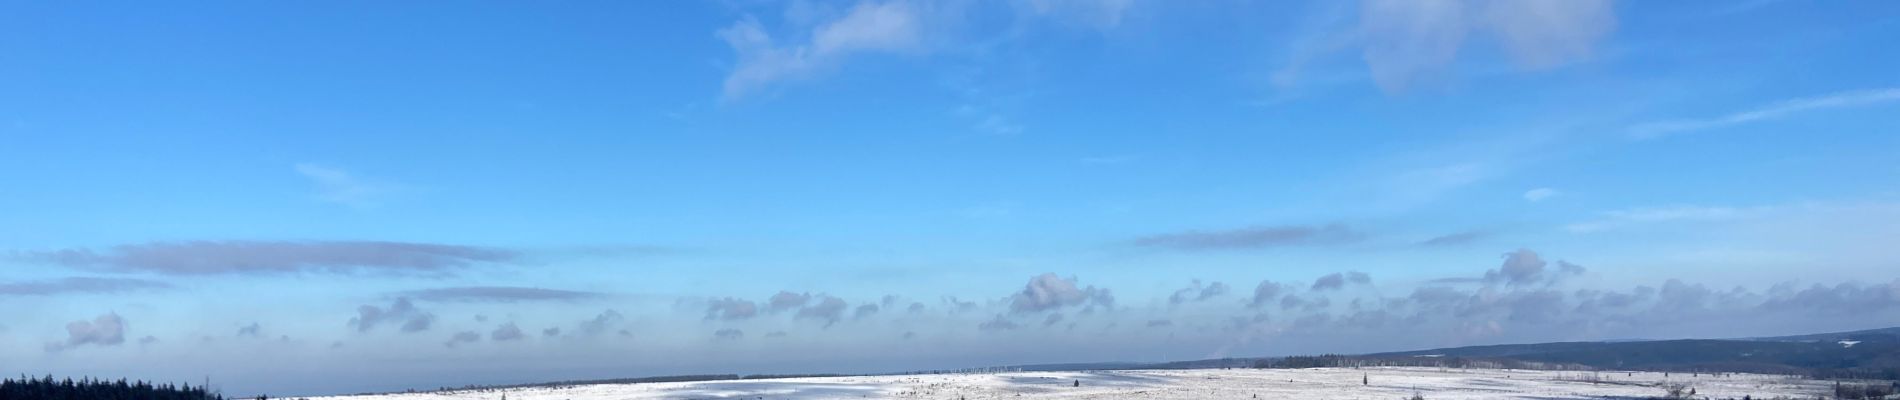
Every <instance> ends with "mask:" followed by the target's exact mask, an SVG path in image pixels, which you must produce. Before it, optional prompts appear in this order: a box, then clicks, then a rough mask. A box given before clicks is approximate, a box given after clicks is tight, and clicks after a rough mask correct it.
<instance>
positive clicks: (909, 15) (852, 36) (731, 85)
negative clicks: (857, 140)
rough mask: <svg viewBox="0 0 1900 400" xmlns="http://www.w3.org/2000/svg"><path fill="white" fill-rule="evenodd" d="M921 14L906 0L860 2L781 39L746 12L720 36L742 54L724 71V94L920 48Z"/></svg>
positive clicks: (742, 93) (736, 95) (729, 96)
mask: <svg viewBox="0 0 1900 400" xmlns="http://www.w3.org/2000/svg"><path fill="white" fill-rule="evenodd" d="M921 23H922V18H921V16H919V15H918V10H916V9H915V8H914V7H913V5H912V4H911V3H909V2H903V1H888V2H870V1H867V2H862V3H858V4H857V6H855V7H852V8H851V10H849V11H847V12H846V13H845V14H844V15H843V16H840V17H838V18H837V19H834V20H831V21H826V22H824V23H821V24H819V25H817V26H816V27H814V28H812V29H811V31H810V32H809V37H808V38H806V39H804V40H803V41H800V42H794V43H780V41H782V40H783V39H784V38H782V37H781V38H778V39H774V38H773V37H772V35H771V34H769V33H767V32H766V30H765V26H764V25H763V24H760V23H759V20H758V19H757V18H753V17H750V16H748V17H746V18H744V19H741V20H739V22H737V23H734V24H733V25H732V26H729V27H726V28H725V29H720V30H719V31H718V33H717V36H718V37H719V38H720V39H721V40H724V41H725V42H726V44H727V45H730V46H732V50H733V52H734V53H737V54H738V64H737V65H734V66H733V68H732V72H731V73H729V74H728V75H726V81H725V92H724V95H725V98H726V99H727V100H729V101H730V100H733V99H737V98H740V97H743V96H745V95H748V94H751V93H753V92H757V91H759V90H761V89H764V88H765V87H767V86H770V85H772V84H774V83H777V82H782V81H789V80H798V79H806V78H810V77H812V76H814V75H817V74H820V73H822V72H824V71H827V70H830V69H832V68H835V67H836V66H837V65H838V64H839V63H841V62H842V61H843V60H844V59H846V58H849V57H852V56H855V55H860V54H870V53H896V52H907V51H919V50H921V49H922V44H923V36H922V30H923V28H922V27H921V26H919V25H920V24H921Z"/></svg>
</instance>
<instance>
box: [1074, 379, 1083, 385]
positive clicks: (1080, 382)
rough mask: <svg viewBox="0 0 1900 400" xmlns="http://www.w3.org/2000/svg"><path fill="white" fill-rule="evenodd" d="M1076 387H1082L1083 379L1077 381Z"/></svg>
mask: <svg viewBox="0 0 1900 400" xmlns="http://www.w3.org/2000/svg"><path fill="white" fill-rule="evenodd" d="M1075 387H1082V380H1081V379H1077V380H1075Z"/></svg>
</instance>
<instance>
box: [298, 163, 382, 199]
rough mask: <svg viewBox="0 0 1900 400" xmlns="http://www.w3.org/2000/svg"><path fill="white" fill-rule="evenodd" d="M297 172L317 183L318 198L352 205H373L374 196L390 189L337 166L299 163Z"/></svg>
mask: <svg viewBox="0 0 1900 400" xmlns="http://www.w3.org/2000/svg"><path fill="white" fill-rule="evenodd" d="M295 168H296V170H297V174H299V175H303V176H304V178H308V179H310V181H311V183H313V184H315V185H316V189H317V193H316V197H317V200H322V201H325V202H330V203H337V204H345V205H351V206H367V205H372V204H374V202H373V201H372V200H374V198H375V197H376V196H378V195H380V194H382V193H385V192H387V191H388V190H389V188H388V187H387V186H384V185H381V184H376V183H372V182H369V181H366V180H363V179H361V178H358V177H356V176H355V175H352V174H350V173H349V172H348V171H344V170H341V169H337V168H331V167H326V166H322V165H317V164H308V163H303V164H297V165H296V166H295Z"/></svg>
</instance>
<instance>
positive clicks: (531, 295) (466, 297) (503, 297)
mask: <svg viewBox="0 0 1900 400" xmlns="http://www.w3.org/2000/svg"><path fill="white" fill-rule="evenodd" d="M396 295H397V296H402V297H409V298H413V299H416V300H424V301H444V302H500V303H513V302H522V301H574V300H585V299H591V298H596V297H601V294H600V293H594V292H581V291H573V290H558V289H542V288H529V287H511V286H466V287H446V288H435V289H423V290H411V291H407V292H401V293H397V294H396Z"/></svg>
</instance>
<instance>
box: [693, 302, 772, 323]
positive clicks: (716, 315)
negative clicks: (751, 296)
mask: <svg viewBox="0 0 1900 400" xmlns="http://www.w3.org/2000/svg"><path fill="white" fill-rule="evenodd" d="M757 315H759V305H758V304H757V303H753V302H752V301H751V300H745V299H735V298H731V297H727V298H722V299H713V300H712V301H708V302H706V319H722V320H728V321H730V320H741V319H747V318H752V317H754V316H757Z"/></svg>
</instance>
